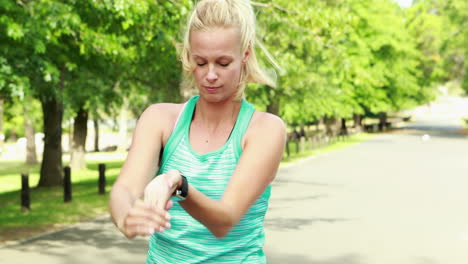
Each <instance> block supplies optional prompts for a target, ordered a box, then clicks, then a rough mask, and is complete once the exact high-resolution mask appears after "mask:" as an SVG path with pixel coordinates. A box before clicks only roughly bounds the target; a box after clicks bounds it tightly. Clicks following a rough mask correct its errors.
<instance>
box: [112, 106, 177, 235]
mask: <svg viewBox="0 0 468 264" xmlns="http://www.w3.org/2000/svg"><path fill="white" fill-rule="evenodd" d="M170 107H171V106H169V105H167V104H157V105H152V106H150V107H148V108H147V109H146V110H145V111H144V112H143V114H142V115H141V117H140V119H139V120H138V123H137V125H136V128H135V131H134V134H133V139H132V144H131V146H130V149H129V152H128V156H127V159H126V160H125V163H124V165H123V167H122V170H121V171H120V174H119V177H118V178H117V181H116V182H115V184H114V186H113V187H112V191H111V194H110V202H109V207H110V213H111V216H112V220H113V222H114V224H115V225H116V226H117V227H118V228H119V230H120V231H121V232H122V233H123V234H124V235H125V236H126V237H128V238H133V237H135V236H137V235H140V236H145V235H151V234H152V233H153V232H161V231H163V230H164V228H168V227H170V225H169V224H168V223H169V218H170V216H169V214H168V213H167V210H168V209H169V207H170V206H171V204H170V203H168V204H167V206H166V210H164V209H161V208H159V209H158V208H156V207H155V206H151V205H148V204H146V203H144V202H143V201H142V200H141V198H142V196H143V192H144V189H145V187H146V185H147V184H148V183H149V182H150V180H151V179H152V178H153V176H154V175H155V174H156V173H157V170H158V163H159V158H160V157H159V154H160V151H161V147H162V142H163V128H164V127H166V126H171V125H173V124H171V118H168V116H169V115H168V112H170V111H168V110H169V108H170Z"/></svg>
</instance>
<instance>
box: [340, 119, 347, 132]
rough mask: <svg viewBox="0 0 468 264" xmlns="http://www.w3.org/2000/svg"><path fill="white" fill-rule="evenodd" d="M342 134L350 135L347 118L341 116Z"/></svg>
mask: <svg viewBox="0 0 468 264" xmlns="http://www.w3.org/2000/svg"><path fill="white" fill-rule="evenodd" d="M340 134H341V135H348V127H347V126H346V119H344V118H341V131H340Z"/></svg>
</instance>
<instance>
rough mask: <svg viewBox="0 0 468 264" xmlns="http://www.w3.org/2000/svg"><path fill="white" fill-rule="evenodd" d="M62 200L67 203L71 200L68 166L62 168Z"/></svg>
mask: <svg viewBox="0 0 468 264" xmlns="http://www.w3.org/2000/svg"><path fill="white" fill-rule="evenodd" d="M63 172H64V174H65V175H64V178H63V201H64V202H66V203H68V202H70V201H71V200H72V186H71V170H70V167H69V166H66V167H65V168H63Z"/></svg>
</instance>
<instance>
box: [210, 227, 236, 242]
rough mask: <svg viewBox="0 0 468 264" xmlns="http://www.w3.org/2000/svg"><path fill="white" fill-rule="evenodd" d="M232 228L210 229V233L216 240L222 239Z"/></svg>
mask: <svg viewBox="0 0 468 264" xmlns="http://www.w3.org/2000/svg"><path fill="white" fill-rule="evenodd" d="M231 229H232V226H218V227H214V228H210V231H211V233H212V234H213V235H214V236H215V237H216V238H218V239H222V238H224V237H225V236H226V235H227V234H228V233H229V231H231Z"/></svg>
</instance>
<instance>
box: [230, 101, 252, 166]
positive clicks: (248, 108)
mask: <svg viewBox="0 0 468 264" xmlns="http://www.w3.org/2000/svg"><path fill="white" fill-rule="evenodd" d="M254 112H255V107H254V106H253V105H252V104H251V103H249V102H247V101H245V100H242V105H241V107H240V111H239V116H238V117H237V124H236V125H235V127H234V130H233V131H232V135H231V136H232V137H233V138H232V142H233V143H234V151H235V154H236V158H237V159H239V157H240V155H241V154H242V138H243V137H244V134H245V132H246V131H247V128H248V127H249V124H250V120H251V119H252V116H253V114H254Z"/></svg>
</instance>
